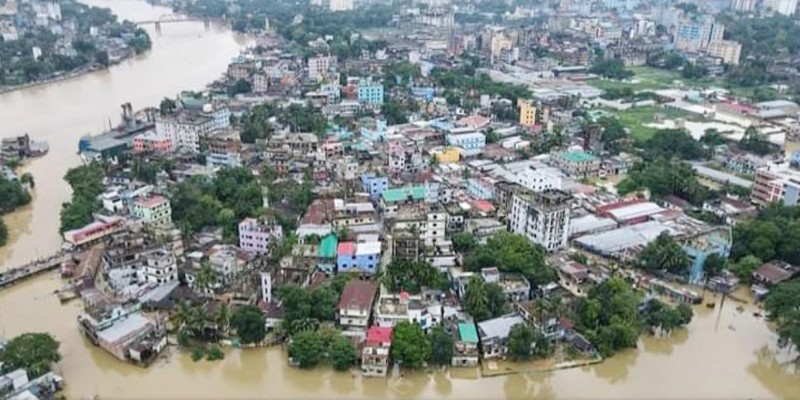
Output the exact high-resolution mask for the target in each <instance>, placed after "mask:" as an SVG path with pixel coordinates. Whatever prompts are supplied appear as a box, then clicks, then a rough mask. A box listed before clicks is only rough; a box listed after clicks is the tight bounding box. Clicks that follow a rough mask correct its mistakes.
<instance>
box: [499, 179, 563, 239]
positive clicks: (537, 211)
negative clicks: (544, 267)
mask: <svg viewBox="0 0 800 400" xmlns="http://www.w3.org/2000/svg"><path fill="white" fill-rule="evenodd" d="M571 203H572V196H571V195H570V194H569V193H567V192H564V191H561V190H556V189H549V190H544V191H541V192H538V193H524V194H514V197H513V200H512V206H511V219H510V220H509V230H510V231H511V232H514V233H518V234H521V235H525V236H526V237H527V238H528V240H530V241H531V242H533V243H535V244H538V245H540V246H542V247H544V249H545V250H547V251H556V250H561V249H564V248H566V247H567V237H568V233H569V232H568V231H569V230H568V228H569V222H570V215H571Z"/></svg>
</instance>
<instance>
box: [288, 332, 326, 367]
mask: <svg viewBox="0 0 800 400" xmlns="http://www.w3.org/2000/svg"><path fill="white" fill-rule="evenodd" d="M289 357H292V359H294V361H295V362H296V363H297V364H298V365H299V366H300V368H314V367H315V366H317V364H319V363H320V361H322V360H323V359H324V358H325V343H324V341H323V340H322V335H320V334H319V333H318V332H314V331H305V332H300V333H297V334H296V335H294V336H292V341H291V343H289Z"/></svg>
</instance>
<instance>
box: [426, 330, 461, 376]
mask: <svg viewBox="0 0 800 400" xmlns="http://www.w3.org/2000/svg"><path fill="white" fill-rule="evenodd" d="M428 338H429V339H430V342H431V362H432V363H434V364H438V365H445V366H449V365H450V362H451V361H452V360H453V345H454V343H455V339H453V335H452V334H450V332H448V331H446V330H445V329H444V328H443V327H441V326H436V327H434V328H433V329H432V330H431V333H430V335H428Z"/></svg>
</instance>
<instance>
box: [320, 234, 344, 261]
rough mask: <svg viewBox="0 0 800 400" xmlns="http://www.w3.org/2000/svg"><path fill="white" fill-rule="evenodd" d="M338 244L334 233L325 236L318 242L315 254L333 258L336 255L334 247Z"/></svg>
mask: <svg viewBox="0 0 800 400" xmlns="http://www.w3.org/2000/svg"><path fill="white" fill-rule="evenodd" d="M338 245H339V239H337V238H336V235H328V236H325V237H324V238H323V239H322V242H320V244H319V251H318V252H317V255H318V256H319V257H320V258H334V257H336V248H337V246H338Z"/></svg>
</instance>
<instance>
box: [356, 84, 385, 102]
mask: <svg viewBox="0 0 800 400" xmlns="http://www.w3.org/2000/svg"><path fill="white" fill-rule="evenodd" d="M358 102H359V103H361V104H375V105H381V104H383V85H382V84H380V83H376V82H372V80H371V79H362V80H360V81H359V82H358Z"/></svg>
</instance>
